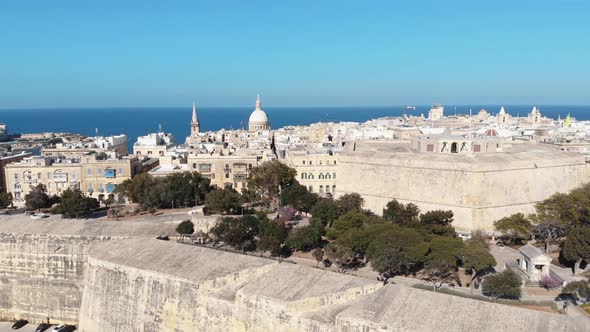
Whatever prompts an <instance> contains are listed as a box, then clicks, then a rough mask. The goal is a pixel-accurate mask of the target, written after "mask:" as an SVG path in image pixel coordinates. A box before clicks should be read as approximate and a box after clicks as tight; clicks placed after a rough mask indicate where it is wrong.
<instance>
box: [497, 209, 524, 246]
mask: <svg viewBox="0 0 590 332" xmlns="http://www.w3.org/2000/svg"><path fill="white" fill-rule="evenodd" d="M494 227H495V228H496V230H497V231H499V232H501V233H502V234H503V235H504V236H505V237H506V238H508V240H510V241H511V242H522V241H524V240H528V239H529V238H530V236H531V230H532V227H533V225H532V223H531V221H530V220H529V219H528V218H526V217H525V216H524V214H522V213H516V214H513V215H511V216H509V217H504V218H502V219H500V220H497V221H495V222H494Z"/></svg>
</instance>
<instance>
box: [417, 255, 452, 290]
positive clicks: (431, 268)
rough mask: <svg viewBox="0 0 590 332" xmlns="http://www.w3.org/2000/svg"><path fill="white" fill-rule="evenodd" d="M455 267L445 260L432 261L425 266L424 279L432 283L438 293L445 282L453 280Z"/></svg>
mask: <svg viewBox="0 0 590 332" xmlns="http://www.w3.org/2000/svg"><path fill="white" fill-rule="evenodd" d="M453 271H454V269H453V266H452V265H451V264H449V263H448V262H447V261H445V260H431V261H428V262H427V263H426V264H424V270H423V271H422V273H423V279H424V280H426V281H429V282H431V283H432V285H433V286H432V287H433V289H434V291H435V292H436V291H437V290H438V289H439V288H440V287H442V285H443V284H444V283H445V282H450V281H451V280H452V278H453Z"/></svg>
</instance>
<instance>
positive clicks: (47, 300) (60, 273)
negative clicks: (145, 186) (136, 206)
mask: <svg viewBox="0 0 590 332" xmlns="http://www.w3.org/2000/svg"><path fill="white" fill-rule="evenodd" d="M174 227H175V224H172V223H165V224H163V223H160V224H158V223H148V222H105V221H93V220H30V219H23V218H21V219H18V220H17V219H16V218H12V220H2V221H0V319H2V320H13V319H16V318H21V317H22V318H26V319H28V320H31V321H41V320H46V319H47V318H48V317H49V318H50V320H51V321H56V322H58V321H65V322H72V323H75V322H77V321H78V313H79V309H80V305H81V299H82V288H83V284H84V282H83V279H84V269H85V267H86V260H87V256H88V250H89V248H90V247H91V246H92V245H94V244H96V243H99V242H104V241H108V240H112V239H122V238H128V237H140V238H155V237H156V236H158V235H161V234H170V235H173V234H174V233H175V231H174Z"/></svg>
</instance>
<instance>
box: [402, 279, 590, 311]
mask: <svg viewBox="0 0 590 332" xmlns="http://www.w3.org/2000/svg"><path fill="white" fill-rule="evenodd" d="M412 287H414V288H418V289H424V290H428V291H433V290H432V286H430V285H423V284H416V285H413V286H412ZM437 293H443V294H447V295H453V296H458V297H463V298H466V299H472V300H478V301H485V302H492V303H500V304H507V305H513V306H527V307H548V308H551V309H552V310H554V311H559V309H558V308H557V305H556V304H555V302H553V301H519V300H507V299H498V301H496V302H494V300H493V299H491V298H489V297H486V296H483V295H477V294H466V293H463V292H459V291H456V290H453V289H449V288H439V289H438V291H437ZM588 310H590V307H589V308H588ZM589 313H590V312H589Z"/></svg>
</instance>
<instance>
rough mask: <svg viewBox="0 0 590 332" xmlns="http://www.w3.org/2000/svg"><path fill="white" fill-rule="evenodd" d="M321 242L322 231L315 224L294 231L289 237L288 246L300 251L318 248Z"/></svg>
mask: <svg viewBox="0 0 590 332" xmlns="http://www.w3.org/2000/svg"><path fill="white" fill-rule="evenodd" d="M321 242H322V230H321V228H320V227H318V225H315V224H312V225H308V226H304V227H300V228H296V229H293V230H292V231H291V233H290V234H289V236H288V237H287V246H288V247H289V248H291V249H293V250H299V251H309V250H311V249H313V248H317V247H319V246H320V244H321Z"/></svg>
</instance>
